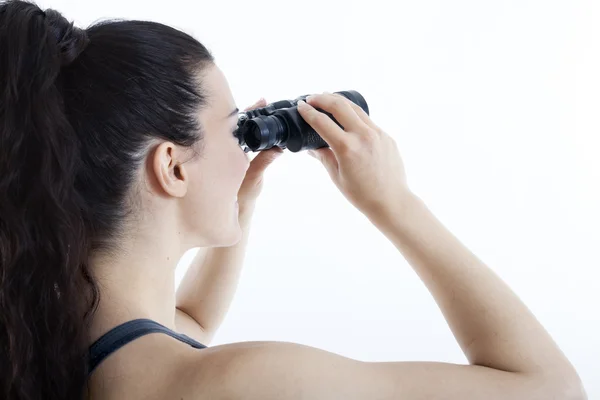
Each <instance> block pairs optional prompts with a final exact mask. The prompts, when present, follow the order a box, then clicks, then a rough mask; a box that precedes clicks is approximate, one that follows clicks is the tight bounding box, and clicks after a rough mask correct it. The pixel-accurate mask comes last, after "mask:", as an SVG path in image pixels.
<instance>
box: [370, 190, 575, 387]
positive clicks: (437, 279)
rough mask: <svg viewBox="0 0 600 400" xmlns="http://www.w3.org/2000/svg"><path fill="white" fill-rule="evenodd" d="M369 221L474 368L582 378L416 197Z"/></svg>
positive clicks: (514, 298)
mask: <svg viewBox="0 0 600 400" xmlns="http://www.w3.org/2000/svg"><path fill="white" fill-rule="evenodd" d="M371 219H372V221H373V223H374V224H375V225H376V226H377V227H378V228H380V230H381V231H382V233H384V234H385V235H386V236H387V237H388V238H389V239H390V240H391V241H392V242H393V243H394V245H395V246H396V247H397V248H398V250H400V252H401V253H402V254H403V255H404V257H405V258H406V260H407V261H408V262H409V263H410V264H411V266H412V267H413V268H414V270H415V271H416V272H417V274H418V275H419V277H420V278H421V279H422V280H423V282H424V283H425V285H426V286H427V288H428V289H429V291H430V292H431V294H432V295H433V297H434V298H435V301H436V302H437V304H438V306H439V307H440V309H441V311H442V313H443V314H444V317H445V318H446V320H447V322H448V324H449V326H450V328H451V330H452V332H453V334H454V336H455V337H456V339H457V341H458V343H459V344H460V346H461V348H462V349H463V352H464V353H465V355H466V356H467V358H468V360H469V362H470V363H471V364H476V365H482V366H487V367H491V368H495V369H499V370H504V371H511V372H521V373H532V374H538V373H539V374H549V375H551V376H557V377H559V378H560V379H562V378H564V379H569V380H570V379H575V380H578V377H577V374H576V372H575V370H574V368H573V367H572V365H571V364H570V363H569V361H568V360H567V359H566V357H565V356H564V355H563V353H562V352H561V351H560V349H559V348H558V347H557V346H556V344H555V343H554V341H553V340H552V338H551V337H550V335H549V334H548V333H547V332H546V330H545V329H544V328H543V327H542V326H541V325H540V323H539V322H538V321H537V320H536V318H535V317H534V316H533V315H532V313H531V312H530V311H529V310H528V309H527V307H526V306H525V305H524V304H523V303H522V302H521V301H520V300H519V298H518V297H517V296H516V295H515V294H514V293H513V292H512V291H511V289H510V288H509V287H508V286H507V285H506V284H505V283H504V282H503V281H502V280H501V279H500V278H499V277H498V276H497V275H496V274H495V273H494V272H493V271H492V270H491V269H490V268H488V267H487V266H486V265H485V264H484V263H483V262H482V261H480V260H479V259H478V258H477V257H476V256H475V255H473V254H472V253H471V252H470V251H469V250H468V249H467V248H466V247H465V246H464V245H463V244H462V243H461V242H460V241H459V240H458V239H457V238H456V237H455V236H453V235H452V233H450V232H449V231H448V230H447V229H446V228H445V227H444V226H443V225H442V223H441V222H440V221H438V219H437V218H436V217H435V216H434V215H433V214H432V213H431V211H430V210H429V209H428V208H427V206H426V205H425V204H424V203H423V201H422V200H421V199H419V198H418V197H417V196H416V195H414V194H411V195H409V196H408V200H407V202H405V203H403V205H402V207H398V208H396V209H395V210H393V211H390V212H386V213H382V214H380V215H378V216H376V217H375V218H371ZM540 281H543V275H542V272H541V273H540Z"/></svg>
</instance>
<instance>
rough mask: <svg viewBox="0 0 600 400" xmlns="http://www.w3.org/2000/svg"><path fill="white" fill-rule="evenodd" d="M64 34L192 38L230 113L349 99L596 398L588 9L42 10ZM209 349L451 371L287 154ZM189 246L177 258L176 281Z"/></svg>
mask: <svg viewBox="0 0 600 400" xmlns="http://www.w3.org/2000/svg"><path fill="white" fill-rule="evenodd" d="M40 5H41V6H43V7H44V8H45V7H52V8H56V9H58V10H59V11H61V12H63V13H64V14H65V15H66V17H67V18H68V19H70V20H75V22H76V23H77V24H79V26H83V27H85V26H87V25H88V24H90V23H92V22H94V21H97V20H100V19H104V18H109V17H118V18H128V19H148V20H154V21H158V22H163V23H166V24H170V25H173V26H175V27H177V28H180V29H183V30H185V31H186V32H188V33H191V34H193V35H194V36H195V37H196V38H198V39H199V40H200V41H201V42H202V43H204V44H205V45H206V46H207V47H209V48H210V49H211V50H212V52H213V53H214V54H215V56H216V58H217V63H218V64H219V66H220V67H221V68H222V69H223V70H224V71H225V74H226V75H227V77H228V79H229V82H230V85H231V87H232V90H233V93H234V96H235V98H236V101H237V104H238V106H239V107H240V108H244V107H246V106H248V105H250V104H252V103H253V102H254V101H255V100H257V99H258V98H259V97H261V96H264V97H265V98H266V99H267V101H275V100H280V99H292V98H295V97H297V96H299V95H302V94H308V93H315V92H322V91H325V90H327V91H339V90H348V89H354V90H358V91H360V92H361V93H362V94H363V95H364V96H365V98H366V99H367V101H368V103H369V106H370V108H371V116H372V118H373V119H374V121H375V122H376V123H377V124H378V125H380V126H381V127H383V128H384V129H385V130H386V131H387V132H388V133H389V134H390V135H392V136H393V137H394V138H395V139H396V141H397V143H398V144H399V147H400V151H401V153H402V155H403V158H404V160H405V164H406V169H407V173H408V177H409V184H410V185H411V187H412V189H413V190H414V191H415V192H416V193H417V194H418V195H419V196H420V197H421V198H423V199H424V200H425V201H426V203H427V204H428V205H429V207H430V208H431V209H432V210H433V211H434V213H435V214H436V215H437V216H438V218H440V219H441V220H442V222H443V223H444V224H445V225H446V226H447V227H448V228H450V230H451V231H452V232H453V233H454V234H455V235H457V236H458V237H459V238H460V239H461V240H462V241H463V243H465V244H466V245H467V246H468V247H469V248H470V249H471V250H473V251H474V252H475V253H476V254H477V255H478V256H479V257H480V258H482V259H483V260H484V261H486V262H487V263H488V264H489V265H490V266H491V267H492V268H493V269H494V270H495V271H496V272H497V273H498V274H499V275H500V276H501V277H502V278H503V279H504V280H506V281H507V282H508V283H509V284H510V286H511V287H512V288H513V289H514V290H515V292H516V293H517V294H518V295H519V296H520V297H521V298H522V299H523V300H524V301H525V303H526V304H527V305H528V306H529V307H530V308H531V310H532V311H533V312H534V313H535V315H536V316H537V317H538V318H539V320H540V321H541V322H542V323H543V325H544V326H545V327H546V328H547V329H548V331H549V332H550V333H551V335H552V336H553V337H554V339H555V340H556V341H557V342H558V344H559V346H560V347H561V348H562V349H563V351H564V352H565V353H566V354H567V356H568V357H569V358H570V360H571V361H572V362H573V364H574V365H575V367H576V368H577V369H578V371H579V373H580V375H581V376H582V378H583V380H584V384H585V386H586V388H587V391H588V395H589V398H590V399H600V372H599V371H600V367H598V363H599V362H600V311H599V308H600V284H599V283H598V278H599V277H600V274H599V272H598V269H599V268H600V254H599V251H600V231H599V229H600V228H599V226H600V211H599V210H600V189H599V186H600V161H599V158H598V155H599V153H600V139H599V136H600V4H599V2H598V1H595V0H588V1H584V0H580V1H577V0H570V1H564V0H560V1H557V0H535V1H533V0H519V1H513V0H503V1H501V2H495V1H481V0H471V1H468V0H455V1H445V0H439V1H434V0H421V1H394V2H392V1H349V0H344V1H342V0H338V1H286V2H282V1H274V0H273V1H266V0H256V1H251V2H249V1H243V2H242V1H240V2H238V3H236V2H234V1H224V2H219V1H216V0H212V1H191V0H170V1H168V2H158V1H155V2H152V1H144V2H142V1H114V0H103V1H95V2H88V1H81V0H77V1H75V0H72V1H66V0H63V1H59V0H52V1H45V2H41V3H40ZM266 179H267V182H266V187H265V190H264V192H263V195H262V197H261V199H260V203H259V204H258V209H257V210H256V215H255V218H254V222H253V228H252V236H251V238H250V243H249V250H248V253H247V258H246V265H245V268H244V271H243V274H242V278H241V281H240V284H239V289H238V292H237V294H236V297H235V299H234V301H233V304H232V307H231V309H230V312H229V314H228V315H227V318H226V320H225V322H224V324H223V325H222V327H221V329H220V330H219V332H218V334H217V336H216V338H215V340H214V341H213V343H212V344H211V345H219V344H224V343H230V342H238V341H252V340H278V341H292V342H297V343H302V344H306V345H310V346H314V347H318V348H322V349H325V350H328V351H331V352H336V353H338V354H342V355H344V356H347V357H352V358H356V359H360V360H364V361H400V360H431V361H436V360H437V361H447V362H458V363H462V362H466V359H465V357H464V356H463V354H462V353H461V351H460V349H459V347H458V345H457V344H456V342H455V341H454V338H453V336H452V334H451V332H450V330H449V329H448V326H447V324H446V322H445V321H444V319H443V317H442V315H441V313H440V312H439V310H438V308H437V306H436V305H435V303H434V301H433V299H432V297H431V296H430V295H429V293H428V292H427V290H426V289H425V287H424V286H423V284H422V283H421V282H420V280H419V279H418V278H417V276H416V275H415V274H414V272H413V271H412V270H411V268H410V266H409V265H408V264H407V263H406V262H405V260H404V259H403V258H402V256H401V255H400V254H399V253H398V252H397V251H396V250H395V248H394V247H393V246H392V245H391V244H390V243H389V242H387V241H386V239H385V238H384V237H383V235H381V234H380V233H379V232H378V231H377V230H375V228H374V227H372V226H371V225H370V224H369V223H368V221H367V220H366V219H365V218H364V217H363V216H362V215H361V214H360V213H359V212H358V211H356V210H355V209H353V207H352V206H351V205H349V203H347V201H346V200H345V198H344V197H343V196H342V195H341V194H340V193H339V192H338V191H337V189H336V188H335V187H334V185H333V184H332V183H331V182H330V180H329V177H328V175H327V173H326V172H325V170H324V169H323V168H322V166H321V165H320V164H319V163H318V161H316V160H314V159H312V158H310V157H309V156H307V155H306V154H293V153H289V152H287V153H286V155H285V156H284V157H283V158H280V159H278V160H277V161H276V163H275V164H274V165H273V166H272V168H271V169H270V170H269V171H268V173H267V178H266ZM194 252H195V250H193V251H191V252H188V253H187V254H186V256H185V257H184V258H183V259H182V260H181V263H180V264H179V267H178V271H177V284H178V283H179V282H180V280H181V278H182V277H183V274H184V272H185V269H186V268H187V266H188V265H189V262H190V259H191V257H192V256H193V255H194Z"/></svg>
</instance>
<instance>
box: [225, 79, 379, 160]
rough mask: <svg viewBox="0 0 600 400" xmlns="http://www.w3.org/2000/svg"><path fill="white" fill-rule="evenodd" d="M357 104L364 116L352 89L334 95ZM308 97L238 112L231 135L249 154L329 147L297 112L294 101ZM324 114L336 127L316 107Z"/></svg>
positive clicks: (362, 105)
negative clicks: (251, 152)
mask: <svg viewBox="0 0 600 400" xmlns="http://www.w3.org/2000/svg"><path fill="white" fill-rule="evenodd" d="M335 93H336V94H339V95H342V96H344V97H345V98H347V99H348V100H350V101H351V102H353V103H355V104H357V105H358V106H359V107H360V108H362V109H363V110H364V111H365V112H366V113H367V114H369V106H368V105H367V102H366V101H365V99H364V97H363V96H362V95H361V94H360V93H358V92H357V91H355V90H348V91H342V92H335ZM308 96H309V95H303V96H300V97H297V98H295V99H293V100H280V101H276V102H274V103H271V104H269V105H267V106H265V107H262V108H257V109H255V110H250V111H245V112H243V113H240V115H239V117H238V125H237V126H238V127H237V129H236V131H235V136H236V137H237V138H238V140H239V142H240V146H242V148H243V149H244V151H245V152H246V153H247V152H249V151H262V150H268V149H270V148H272V147H274V146H278V147H280V148H282V149H286V148H287V149H289V150H290V151H291V152H294V153H296V152H298V151H302V150H312V149H318V148H321V147H328V146H329V145H328V144H327V142H325V140H323V138H322V137H321V136H320V135H319V134H318V133H317V132H315V130H314V129H313V128H312V127H311V126H310V125H309V124H308V123H307V122H306V121H304V118H302V116H301V115H300V113H298V101H300V100H306V98H307V97H308ZM317 110H318V111H320V112H322V113H324V114H326V115H327V116H328V117H329V118H331V119H332V120H333V121H334V122H335V123H336V124H337V125H338V126H339V127H340V128H342V129H343V128H344V127H343V126H342V125H340V123H338V122H337V121H336V120H335V118H334V117H333V115H331V114H329V113H327V112H325V111H323V110H321V109H319V108H317Z"/></svg>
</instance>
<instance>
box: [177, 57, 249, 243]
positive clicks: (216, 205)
mask: <svg viewBox="0 0 600 400" xmlns="http://www.w3.org/2000/svg"><path fill="white" fill-rule="evenodd" d="M202 82H203V84H204V88H205V90H206V91H207V93H208V95H209V99H208V105H207V107H206V108H205V109H204V110H202V111H201V112H200V113H199V118H200V122H201V123H202V126H203V127H204V137H203V139H202V141H201V143H200V144H199V146H198V149H199V153H200V155H199V156H198V157H196V158H195V159H193V160H192V161H189V162H186V163H185V164H184V165H185V168H186V172H187V174H188V177H189V180H188V186H187V191H186V194H185V196H183V197H182V198H181V199H180V200H181V201H182V203H181V207H180V212H181V215H179V216H178V217H179V219H180V221H181V225H182V229H183V232H185V233H187V235H188V236H187V237H184V238H183V239H184V240H185V241H186V243H187V242H190V244H191V245H192V246H194V247H195V246H211V247H221V246H231V245H233V244H236V243H237V242H238V241H239V240H240V239H241V237H242V229H241V227H240V225H239V222H238V205H237V195H238V190H239V188H240V186H241V184H242V181H243V180H244V177H245V174H246V170H247V169H248V166H249V158H248V156H247V155H246V154H245V153H244V151H243V150H242V148H241V147H240V146H239V143H238V139H237V138H236V137H235V136H234V135H233V132H234V130H235V129H236V127H237V117H238V112H237V107H236V104H235V101H234V99H233V95H232V93H231V90H230V88H229V84H228V82H227V79H226V78H225V76H224V75H223V72H222V71H221V70H220V69H219V68H218V67H217V66H212V67H210V69H209V70H207V71H206V74H205V75H204V77H203V80H202ZM190 239H191V240H190Z"/></svg>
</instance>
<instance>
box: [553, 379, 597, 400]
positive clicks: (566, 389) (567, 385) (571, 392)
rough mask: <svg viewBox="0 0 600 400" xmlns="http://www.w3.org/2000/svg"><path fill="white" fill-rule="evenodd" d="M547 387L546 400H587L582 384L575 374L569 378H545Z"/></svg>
mask: <svg viewBox="0 0 600 400" xmlns="http://www.w3.org/2000/svg"><path fill="white" fill-rule="evenodd" d="M546 382H547V385H548V395H549V397H548V398H551V399H560V400H588V396H587V393H586V391H585V387H584V386H583V382H582V381H581V379H580V378H579V375H577V373H575V374H574V375H571V376H570V377H569V378H567V377H565V376H564V375H562V376H552V377H548V378H546Z"/></svg>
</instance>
